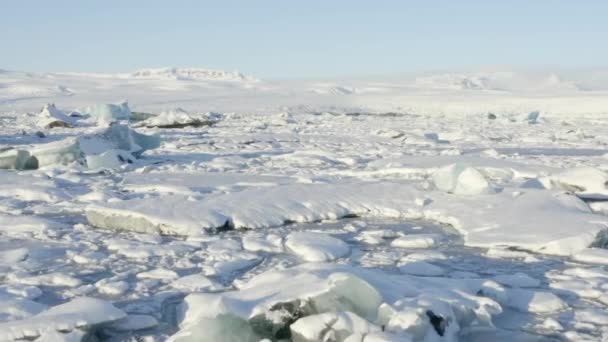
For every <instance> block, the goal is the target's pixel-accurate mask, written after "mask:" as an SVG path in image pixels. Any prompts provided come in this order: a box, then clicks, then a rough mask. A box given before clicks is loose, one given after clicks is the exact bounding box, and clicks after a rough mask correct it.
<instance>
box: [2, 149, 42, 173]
mask: <svg viewBox="0 0 608 342" xmlns="http://www.w3.org/2000/svg"><path fill="white" fill-rule="evenodd" d="M37 168H38V160H37V159H36V158H35V157H32V156H31V155H30V152H29V151H26V150H20V149H16V148H13V147H8V148H0V169H11V170H34V169H37Z"/></svg>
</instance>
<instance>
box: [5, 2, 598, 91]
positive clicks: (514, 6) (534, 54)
mask: <svg viewBox="0 0 608 342" xmlns="http://www.w3.org/2000/svg"><path fill="white" fill-rule="evenodd" d="M3 7H4V8H3V10H2V11H0V39H1V40H2V41H3V50H4V51H5V53H2V54H0V67H1V68H2V69H7V70H20V71H30V72H67V71H72V72H104V73H106V72H112V73H114V72H128V71H132V70H137V69H141V68H157V67H168V66H176V67H201V68H209V69H219V70H229V71H230V70H238V71H240V72H242V73H244V74H248V75H254V76H255V77H259V78H265V79H273V78H282V79H289V78H336V77H358V76H363V77H367V76H374V75H394V74H407V73H417V72H431V71H443V70H466V69H478V68H488V67H490V66H512V67H514V68H547V66H550V67H551V66H552V67H553V68H556V69H573V68H574V69H577V68H588V67H589V66H597V67H600V68H601V67H604V66H605V65H606V62H605V61H606V60H608V47H606V46H605V44H601V43H600V42H601V41H602V40H603V39H604V38H605V37H606V36H607V34H608V23H606V21H605V20H603V15H602V14H603V13H606V10H607V9H608V3H605V2H600V1H579V2H576V3H574V2H566V1H544V0H543V1H535V2H529V1H514V2H509V3H508V4H507V3H498V2H487V1H473V0H468V1H459V2H450V1H425V2H422V1H408V2H404V3H396V2H390V1H378V2H373V3H371V2H363V1H348V2H347V1H333V2H329V3H328V2H322V1H312V2H306V3H284V2H280V1H264V2H256V3H251V2H247V1H227V2H222V3H221V4H217V3H213V2H210V1H200V2H199V1H177V2H171V3H163V2H160V1H145V2H144V1H130V2H128V3H122V2H119V1H109V2H98V3H81V2H78V1H69V0H62V1H55V2H53V3H50V2H45V1H32V2H27V3H22V2H21V3H16V2H14V3H10V4H4V6H3Z"/></svg>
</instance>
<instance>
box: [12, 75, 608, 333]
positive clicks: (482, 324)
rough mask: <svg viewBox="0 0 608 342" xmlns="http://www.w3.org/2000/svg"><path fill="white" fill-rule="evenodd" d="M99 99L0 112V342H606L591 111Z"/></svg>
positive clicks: (597, 153)
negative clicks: (32, 164) (31, 164)
mask: <svg viewBox="0 0 608 342" xmlns="http://www.w3.org/2000/svg"><path fill="white" fill-rule="evenodd" d="M7 74H9V75H11V80H13V81H10V80H4V79H2V78H0V81H1V82H4V83H3V85H5V88H6V89H12V88H11V87H12V85H11V83H10V82H17V83H19V82H25V81H23V80H21V81H19V75H17V74H16V73H10V72H9V73H7ZM3 75H4V74H3ZM120 77H123V78H120ZM120 77H119V78H116V79H115V78H112V77H108V78H97V77H95V76H88V77H84V76H74V75H72V76H69V75H55V77H52V78H48V79H47V78H41V79H40V80H36V79H35V78H32V77H30V78H28V82H39V83H40V84H41V85H40V87H42V88H41V89H55V88H53V87H51V86H50V85H48V84H46V83H48V82H52V80H58V81H61V82H65V83H66V84H68V85H69V89H70V96H69V97H59V98H58V99H56V100H55V103H56V106H53V110H52V111H51V110H50V109H49V108H50V106H49V107H47V108H46V112H45V111H44V110H43V111H42V113H41V112H38V111H34V109H39V108H40V107H42V106H43V105H44V104H45V103H47V102H49V101H51V99H48V101H47V99H44V100H42V99H40V98H36V97H34V98H29V97H28V98H23V99H21V98H6V99H5V98H4V97H2V99H1V100H0V164H1V165H3V167H7V168H11V166H16V165H17V164H19V166H20V167H18V169H27V168H26V167H25V166H24V165H21V164H24V163H25V162H26V161H27V160H26V159H27V158H29V157H31V156H35V157H36V158H37V160H38V168H37V169H35V170H0V340H15V339H22V340H23V339H28V340H40V341H44V340H72V341H75V340H82V339H98V340H102V341H105V340H107V341H125V340H127V341H129V340H143V339H145V340H150V341H164V340H167V339H171V340H174V341H189V340H192V341H204V340H209V341H222V340H223V341H247V340H252V341H259V340H260V339H263V338H267V339H270V340H280V339H292V340H295V341H317V340H327V341H408V340H412V341H454V340H464V341H469V340H470V341H476V340H477V341H485V340H509V341H520V340H521V341H542V340H552V339H554V340H573V341H581V340H590V341H597V340H602V338H604V339H605V338H607V336H608V315H607V314H606V312H607V309H608V296H607V295H606V289H607V288H608V270H607V269H606V267H608V266H607V265H608V253H607V252H606V248H605V247H606V245H607V241H608V238H607V235H606V234H607V233H606V228H607V222H608V219H607V218H606V212H607V210H606V209H605V208H606V198H607V194H608V190H607V187H606V185H607V184H606V181H607V180H608V176H607V174H606V172H607V170H608V159H607V157H606V153H607V149H606V141H607V139H608V133H607V132H608V120H606V116H605V115H604V116H602V115H600V114H602V112H601V110H600V109H601V108H602V104H603V102H602V101H605V100H603V99H605V97H601V96H599V95H598V94H597V93H594V92H586V93H585V94H580V93H575V94H574V93H573V94H570V95H568V96H569V97H567V100H568V101H569V102H568V101H566V100H563V99H562V98H561V97H555V96H553V97H552V96H551V94H548V95H547V96H546V97H544V98H540V97H526V96H524V95H508V94H507V95H504V94H502V93H501V94H498V95H496V94H495V95H488V94H485V93H484V94H485V95H484V94H477V93H475V94H468V95H467V97H466V98H467V101H468V102H466V103H461V101H462V100H460V99H461V98H465V97H461V96H462V94H460V93H458V92H457V91H446V93H445V94H443V93H442V94H437V93H432V94H434V95H433V96H432V97H430V98H429V97H428V96H431V95H422V94H414V95H407V96H403V97H401V96H396V95H395V94H393V93H390V90H385V91H387V92H388V93H386V94H384V95H378V94H377V93H373V94H375V95H372V92H366V90H365V89H368V88H366V86H365V84H357V85H353V86H347V85H344V86H338V85H335V86H331V85H328V84H324V85H322V84H317V83H315V84H301V85H297V84H295V85H293V89H292V90H293V91H294V92H296V93H298V92H301V93H299V94H301V95H302V96H294V97H293V98H291V97H290V98H289V99H287V97H286V96H284V93H282V92H281V91H282V90H285V89H287V88H281V87H283V86H285V87H287V85H282V84H270V83H265V82H263V81H255V82H254V81H252V80H241V81H222V82H225V83H221V84H219V83H214V84H213V87H210V86H207V85H208V84H207V83H205V82H206V81H193V80H189V81H187V80H179V79H178V80H171V79H168V80H157V79H146V80H139V82H137V89H131V88H130V86H129V85H124V86H125V87H127V88H128V89H129V90H133V92H131V91H129V93H132V94H133V97H134V98H133V99H130V100H131V101H130V103H129V106H130V108H131V109H132V110H131V109H129V110H128V112H127V108H126V107H125V106H126V105H95V103H109V102H112V101H114V100H115V99H116V98H117V97H118V98H120V97H121V96H115V95H119V94H118V93H116V92H114V93H113V92H112V90H111V89H112V87H114V86H117V85H123V83H124V82H123V81H124V77H127V76H124V75H123V76H120ZM15 80H16V81H15ZM121 80H123V81H121ZM184 82H191V83H184ZM209 82H210V81H209ZM101 84H103V85H104V86H105V87H98V86H99V85H101ZM17 85H19V84H16V85H15V86H17ZM203 85H205V87H203ZM87 87H95V88H96V89H103V90H99V92H100V93H98V94H97V95H96V96H92V95H87V94H85V93H84V92H83V93H79V90H81V89H85V88H87ZM167 87H169V88H172V90H171V92H170V93H168V92H166V91H165V90H162V89H168V88H167ZM200 87H203V88H204V89H206V91H209V92H210V93H209V96H206V97H205V98H204V99H200V98H199V97H200V93H201V92H200V89H203V88H200ZM391 87H393V88H391ZM391 87H388V88H387V89H389V88H390V89H398V90H399V91H400V92H401V91H403V92H404V93H408V94H411V92H409V90H408V91H404V90H405V89H410V88H407V87H401V86H400V85H392V86H391ZM57 89H59V88H57ZM61 89H63V88H61ZM66 89H67V88H66ZM107 89H110V90H107ZM121 89H122V88H121ZM188 89H192V93H190V90H188ZM290 89H291V88H290ZM310 89H313V90H314V91H312V92H311V91H310ZM370 89H371V88H370ZM410 90H411V89H410ZM250 91H255V96H251V93H249V92H250ZM94 93H95V92H90V93H88V94H94ZM347 93H348V94H347ZM15 94H16V93H15ZM176 94H177V95H179V96H178V97H179V99H182V102H180V101H178V100H176V98H175V96H177V95H176ZM9 95H10V94H9ZM9 95H6V94H2V96H9ZM215 95H218V96H217V97H216V96H215ZM469 95H470V96H469ZM562 95H563V94H562ZM11 96H12V95H11ZM387 96H388V97H390V98H391V99H392V100H391V101H385V100H386V99H387ZM492 96H495V97H492ZM509 96H511V97H509ZM226 98H229V99H230V101H226ZM299 101H303V102H301V103H299ZM389 102H390V103H392V105H388V104H387V103H389ZM566 102H567V103H566ZM429 103H432V105H431V104H429ZM489 103H492V105H491V106H490V105H489ZM509 103H521V105H520V107H514V106H511V105H508V104H509ZM501 106H502V107H501ZM176 107H181V108H184V109H185V111H187V113H188V114H187V115H186V114H183V113H185V112H184V111H182V110H179V111H178V110H175V108H176ZM410 107H411V108H410ZM74 108H77V109H78V108H80V111H78V110H76V111H77V112H78V113H77V114H78V115H79V116H72V114H74V113H75V112H70V110H71V109H74ZM405 108H409V109H405ZM598 108H599V109H598ZM60 109H61V110H63V111H62V113H64V114H65V115H61V116H59V115H55V114H56V113H55V111H56V110H57V111H58V110H60ZM482 109H483V110H482ZM539 109H540V110H541V111H540V113H534V112H536V111H537V110H539ZM487 110H492V112H493V114H494V117H495V118H494V119H489V116H488V115H487V113H486V111H487ZM30 111H31V112H30ZM218 111H221V112H223V113H222V114H218V115H215V114H213V113H216V112H218ZM51 112H52V113H51ZM53 113H55V114H53ZM128 113H131V114H129V115H127V114H128ZM158 113H160V114H159V115H160V116H158V117H154V115H155V114H158ZM178 113H181V114H179V115H178ZM208 113H209V114H208ZM531 113H534V115H532V114H531ZM51 114H53V115H51ZM212 114H213V115H212ZM604 114H605V113H604ZM74 115H75V114H74ZM138 115H139V116H140V117H145V118H146V120H147V121H141V122H139V123H131V128H132V127H135V126H137V127H138V128H137V129H136V130H137V132H139V133H141V134H145V136H139V135H136V134H139V133H137V132H134V131H132V130H128V129H127V126H126V125H127V123H126V122H123V123H122V124H121V126H115V127H121V128H114V129H111V130H110V131H108V127H107V126H105V125H106V124H105V123H104V121H106V120H114V119H128V118H129V117H136V116H138ZM163 115H164V116H163ZM165 116H166V117H165ZM49 117H52V118H53V120H55V119H60V120H62V121H66V122H68V121H69V124H70V125H69V126H72V127H67V126H61V125H60V126H56V127H53V128H46V126H48V125H47V121H48V120H47V119H49ZM100 118H102V119H103V120H100ZM150 118H152V119H150ZM182 118H185V119H188V120H190V121H192V120H194V119H197V118H198V119H197V120H202V119H207V118H208V119H213V122H212V123H213V124H209V125H192V126H189V125H187V124H189V123H191V122H190V121H188V120H182ZM192 118H194V119H192ZM43 119H44V120H47V121H44V120H43ZM191 119H192V120H191ZM150 123H161V124H162V125H158V124H154V125H152V124H150ZM152 126H155V127H153V128H151V127H152ZM156 126H159V127H161V128H159V127H156ZM162 127H165V128H162ZM41 129H42V131H40V130H41ZM38 131H40V132H38ZM104 132H105V133H104ZM145 137H148V138H150V139H152V140H146V138H145ZM157 137H160V141H161V144H160V146H158V141H157V140H156V139H157ZM75 142H78V144H76V143H75ZM148 144H149V145H148ZM142 145H145V146H142ZM148 146H149V147H157V148H155V149H147V147H148ZM9 147H10V149H9ZM97 147H102V148H101V149H97ZM107 151H114V152H110V153H106V152H107ZM81 152H82V153H84V154H86V155H87V156H91V155H94V156H97V157H98V158H93V159H92V160H91V165H93V164H95V165H97V166H99V167H84V166H85V164H86V163H84V161H85V160H86V157H87V156H83V155H81ZM104 153H106V154H104ZM137 157H138V158H137ZM89 159H90V158H89ZM121 159H122V160H121ZM21 166H23V167H21Z"/></svg>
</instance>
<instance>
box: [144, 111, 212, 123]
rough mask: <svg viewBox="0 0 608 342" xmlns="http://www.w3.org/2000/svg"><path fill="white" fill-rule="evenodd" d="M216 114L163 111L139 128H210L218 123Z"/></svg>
mask: <svg viewBox="0 0 608 342" xmlns="http://www.w3.org/2000/svg"><path fill="white" fill-rule="evenodd" d="M218 117H219V116H218V115H217V113H206V114H200V113H197V114H193V113H188V112H187V111H185V110H184V109H182V108H176V109H172V110H169V111H164V112H162V113H160V114H159V115H156V116H153V117H151V118H149V119H147V120H145V121H143V122H142V123H141V124H139V125H141V126H146V127H148V128H152V127H157V128H185V127H201V126H211V125H212V124H214V123H215V122H217V121H218Z"/></svg>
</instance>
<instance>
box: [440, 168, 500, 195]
mask: <svg viewBox="0 0 608 342" xmlns="http://www.w3.org/2000/svg"><path fill="white" fill-rule="evenodd" d="M432 180H433V183H434V184H435V187H436V188H437V189H439V190H441V191H445V192H448V193H452V194H455V195H480V194H488V193H492V192H494V189H493V188H492V186H491V185H490V183H489V182H488V180H487V179H486V177H485V176H484V175H483V174H482V173H481V172H479V171H478V170H477V169H475V168H473V167H470V166H467V165H465V164H460V163H457V164H452V165H448V166H445V167H442V168H440V169H439V170H437V171H436V172H435V173H434V174H433V176H432Z"/></svg>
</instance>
